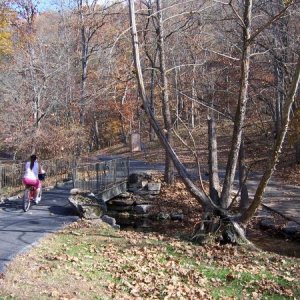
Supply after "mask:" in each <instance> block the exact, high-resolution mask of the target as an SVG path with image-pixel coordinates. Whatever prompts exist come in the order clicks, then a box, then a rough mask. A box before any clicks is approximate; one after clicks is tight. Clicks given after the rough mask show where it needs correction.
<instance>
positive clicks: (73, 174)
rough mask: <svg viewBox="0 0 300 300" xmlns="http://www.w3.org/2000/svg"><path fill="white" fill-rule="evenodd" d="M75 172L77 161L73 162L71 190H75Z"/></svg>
mask: <svg viewBox="0 0 300 300" xmlns="http://www.w3.org/2000/svg"><path fill="white" fill-rule="evenodd" d="M76 170H77V160H75V162H74V165H73V168H72V177H73V188H75V186H76V177H77V174H76Z"/></svg>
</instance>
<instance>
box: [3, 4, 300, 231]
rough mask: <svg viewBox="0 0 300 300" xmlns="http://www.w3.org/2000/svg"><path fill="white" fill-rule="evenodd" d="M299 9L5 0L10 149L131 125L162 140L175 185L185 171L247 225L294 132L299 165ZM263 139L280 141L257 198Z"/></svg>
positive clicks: (48, 154)
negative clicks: (251, 179)
mask: <svg viewBox="0 0 300 300" xmlns="http://www.w3.org/2000/svg"><path fill="white" fill-rule="evenodd" d="M299 4H300V3H299V1H297V0H295V1H293V0H285V1H284V0H272V1H270V0H269V1H264V0H263V1H256V0H255V1H254V0H253V1H252V0H243V1H240V0H236V1H235V0H233V1H232V0H229V1H215V0H197V1H196V0H195V1H190V0H187V1H176V0H172V1H169V0H165V1H161V0H153V1H152V0H149V1H148V0H145V1H135V2H134V1H128V2H127V1H107V2H104V1H101V2H98V1H95V0H93V1H86V2H84V1H82V0H74V1H73V2H71V3H68V5H67V4H66V3H65V2H63V1H62V2H61V3H59V5H57V9H55V10H51V11H50V10H46V11H43V12H40V11H39V7H38V3H37V2H35V1H32V0H21V1H1V14H0V68H1V75H0V80H1V85H0V101H1V110H0V148H1V150H2V151H5V152H9V153H13V154H14V157H15V158H22V157H24V155H27V154H28V153H29V152H32V151H37V152H38V153H40V154H41V155H42V156H43V157H45V158H52V157H58V156H63V155H80V154H83V153H86V152H92V151H95V150H99V149H101V148H103V147H106V146H109V145H113V144H116V143H120V142H122V143H124V144H126V143H128V142H129V138H130V135H131V134H132V133H134V132H138V133H140V134H141V136H142V139H143V141H144V143H148V142H149V141H153V140H155V139H156V138H157V137H158V138H159V140H160V142H161V144H162V145H163V147H164V149H165V152H166V154H165V162H166V164H165V166H166V167H165V180H166V181H167V182H168V183H171V182H172V181H173V180H174V167H175V168H176V169H177V171H178V172H179V174H180V175H181V177H182V178H183V180H184V181H185V183H186V185H187V186H188V187H189V189H190V191H191V192H192V194H193V195H194V196H196V197H197V199H198V200H199V203H200V205H201V206H202V207H203V210H204V212H205V216H206V218H208V219H209V220H210V221H212V223H214V222H215V221H214V220H213V219H214V218H215V217H217V218H218V221H217V223H218V225H217V226H216V227H219V219H220V218H221V219H222V218H225V219H230V220H231V221H233V224H234V227H235V229H236V230H237V231H239V232H241V231H240V228H239V226H238V225H237V223H235V221H236V220H237V221H238V222H239V223H244V224H246V223H247V222H248V221H249V220H250V219H251V217H252V216H253V215H254V214H255V211H256V210H257V207H258V206H259V204H260V203H261V199H262V196H263V193H264V189H265V187H266V185H267V183H268V180H269V178H270V176H271V175H272V173H273V171H274V168H275V165H276V163H277V161H278V159H279V154H280V152H282V145H283V142H284V140H285V137H286V134H287V132H288V128H290V129H291V130H290V131H289V138H290V143H291V144H292V145H294V147H295V154H296V156H295V157H293V158H291V161H292V162H294V163H297V162H299V161H300V150H299V149H300V142H299V140H300V136H299V133H300V132H299V126H300V125H299V124H300V123H299V100H300V99H299V91H298V83H299V69H300V62H299V61H300V58H299V34H300V32H299V31H300V27H299V25H298V23H299V18H300V6H299ZM290 121H291V126H289V125H290ZM203 128H205V129H207V134H205V135H203V134H202V135H200V134H199V132H200V131H201V130H202V129H203ZM216 128H217V129H218V128H226V129H224V132H225V131H226V132H229V134H230V136H231V137H230V139H229V140H228V150H226V159H225V160H223V161H222V163H223V164H224V165H223V167H224V168H226V172H225V177H224V178H223V179H222V180H221V181H222V183H223V184H222V185H221V184H220V178H219V174H218V154H219V152H220V150H218V143H217V141H218V136H219V135H222V133H223V134H224V132H221V133H220V132H218V130H216ZM201 132H203V130H202V131H201ZM253 135H254V136H263V137H264V139H266V140H268V141H270V143H269V144H268V147H269V148H268V152H269V153H273V154H272V155H269V157H270V162H269V164H266V168H265V170H264V176H263V179H262V182H261V184H260V185H259V188H258V189H257V193H256V195H255V196H254V200H253V199H251V200H253V201H250V200H249V199H248V193H247V185H246V179H247V164H246V159H247V145H249V144H251V142H253V141H254V140H253ZM204 143H205V144H206V145H207V149H209V151H208V153H205V157H200V155H199V153H198V152H197V145H201V144H204ZM179 144H181V145H185V147H186V149H188V150H189V151H191V155H192V156H193V157H195V161H196V162H198V163H199V162H200V161H202V162H204V163H205V165H206V164H207V163H209V168H208V169H209V175H210V188H209V191H206V190H205V189H203V188H201V185H200V187H198V186H196V185H195V183H193V182H192V181H191V180H190V178H189V174H188V173H187V171H186V169H185V167H184V166H183V164H182V163H181V162H180V160H179V159H178V155H177V154H176V148H177V146H178V145H179ZM258 151H260V150H259V149H258ZM271 151H273V152H271ZM226 165H227V166H226ZM237 169H238V170H239V178H240V189H239V193H240V197H239V200H240V203H239V209H238V212H237V214H235V215H234V216H233V215H232V214H233V211H231V209H232V204H233V199H235V198H236V197H233V196H232V189H233V180H234V177H235V174H236V171H237ZM235 213H236V211H235ZM229 216H230V217H229ZM202 225H203V226H202V227H201V230H204V231H205V230H209V231H213V230H214V229H213V228H214V226H212V225H210V226H209V229H208V228H204V227H205V226H204V224H202Z"/></svg>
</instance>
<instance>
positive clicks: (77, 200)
mask: <svg viewBox="0 0 300 300" xmlns="http://www.w3.org/2000/svg"><path fill="white" fill-rule="evenodd" d="M69 203H70V204H71V206H72V207H73V208H74V210H75V211H76V212H77V214H78V215H79V216H80V217H81V218H85V219H98V218H100V217H101V216H102V215H103V214H104V210H103V208H101V206H100V205H99V203H98V202H97V199H96V198H95V197H91V196H88V195H87V194H76V195H74V194H73V195H71V196H70V197H69Z"/></svg>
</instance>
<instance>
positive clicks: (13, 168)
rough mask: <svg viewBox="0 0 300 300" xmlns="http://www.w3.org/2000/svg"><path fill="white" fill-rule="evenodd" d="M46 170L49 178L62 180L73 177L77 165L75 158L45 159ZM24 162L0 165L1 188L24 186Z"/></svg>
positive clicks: (44, 167)
mask: <svg viewBox="0 0 300 300" xmlns="http://www.w3.org/2000/svg"><path fill="white" fill-rule="evenodd" d="M41 165H42V167H43V169H44V170H45V171H46V174H47V179H48V178H49V179H51V181H55V182H60V181H64V180H67V179H70V180H71V179H72V168H73V167H74V165H75V160H74V159H73V158H62V159H56V160H45V161H42V162H41ZM24 168H25V164H24V163H7V164H1V165H0V189H3V188H14V187H18V186H22V177H23V174H24Z"/></svg>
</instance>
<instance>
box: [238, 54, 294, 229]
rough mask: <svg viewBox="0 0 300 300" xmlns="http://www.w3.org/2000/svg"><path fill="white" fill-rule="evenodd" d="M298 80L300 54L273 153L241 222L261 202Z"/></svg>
mask: <svg viewBox="0 0 300 300" xmlns="http://www.w3.org/2000/svg"><path fill="white" fill-rule="evenodd" d="M299 80H300V54H299V56H298V62H297V66H296V71H295V74H294V78H293V81H292V85H291V88H290V92H289V95H288V97H287V99H286V102H285V105H284V109H283V123H282V127H281V130H280V133H279V135H278V137H277V140H276V143H275V146H274V149H273V154H272V157H271V159H270V161H269V164H268V168H267V169H266V171H265V172H264V174H263V177H262V179H261V181H260V183H259V185H258V188H257V190H256V193H255V195H254V199H253V201H252V203H251V205H250V207H249V208H248V209H247V210H246V211H245V213H244V214H243V215H242V217H241V221H242V222H243V223H245V224H246V223H247V222H249V221H250V219H251V218H252V216H254V214H255V213H256V211H257V209H258V207H259V206H260V204H261V202H262V197H263V195H264V192H265V189H266V187H267V185H268V182H269V180H270V178H271V176H272V174H273V172H274V170H275V167H276V165H277V162H278V160H279V155H280V153H281V151H282V145H283V142H284V138H285V136H286V133H287V130H288V126H289V123H290V113H291V109H292V105H293V103H294V100H295V97H296V93H297V90H298V86H299Z"/></svg>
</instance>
